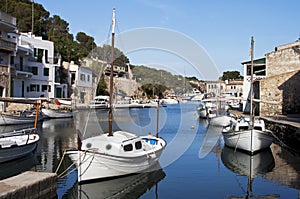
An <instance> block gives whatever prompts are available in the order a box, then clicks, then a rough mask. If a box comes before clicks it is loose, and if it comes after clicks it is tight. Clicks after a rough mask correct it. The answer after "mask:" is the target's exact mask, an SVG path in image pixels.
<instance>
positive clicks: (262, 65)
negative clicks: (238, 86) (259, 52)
mask: <svg viewBox="0 0 300 199" xmlns="http://www.w3.org/2000/svg"><path fill="white" fill-rule="evenodd" d="M242 65H243V66H244V81H243V99H248V98H249V97H250V96H249V93H250V85H251V61H247V62H243V63H242ZM266 76H267V74H266V58H260V59H256V60H253V80H254V81H255V80H260V79H263V78H265V77H266ZM246 107H247V108H246ZM248 109H249V106H248V103H247V101H245V100H243V111H244V112H249V110H250V109H249V110H248Z"/></svg>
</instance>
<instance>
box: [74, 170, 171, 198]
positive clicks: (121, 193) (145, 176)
mask: <svg viewBox="0 0 300 199" xmlns="http://www.w3.org/2000/svg"><path fill="white" fill-rule="evenodd" d="M156 168H157V169H156ZM156 168H155V169H154V170H151V171H150V172H145V173H139V174H132V175H129V176H126V177H120V178H115V179H112V180H104V181H99V182H95V183H88V184H80V185H78V198H80V199H85V198H139V197H140V196H141V195H143V194H144V193H145V192H146V191H147V190H150V189H151V188H153V187H154V186H157V183H158V182H159V181H161V180H162V179H163V178H164V177H165V176H166V174H165V172H164V171H163V170H162V169H161V167H160V165H156ZM156 188H157V187H156ZM156 194H158V193H157V192H156ZM156 197H157V196H156Z"/></svg>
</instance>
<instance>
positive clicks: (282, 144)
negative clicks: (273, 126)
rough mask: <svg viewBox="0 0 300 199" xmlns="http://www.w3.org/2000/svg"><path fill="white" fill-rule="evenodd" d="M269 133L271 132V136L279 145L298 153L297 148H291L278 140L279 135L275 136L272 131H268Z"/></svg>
mask: <svg viewBox="0 0 300 199" xmlns="http://www.w3.org/2000/svg"><path fill="white" fill-rule="evenodd" d="M270 133H271V134H272V136H273V137H274V138H275V139H276V140H277V141H278V142H279V145H280V146H283V147H285V148H287V149H288V150H291V151H293V152H296V153H300V151H299V150H296V149H293V148H291V147H289V146H288V145H287V144H285V143H284V142H283V141H282V140H280V139H279V137H277V136H276V135H275V134H274V133H273V131H270Z"/></svg>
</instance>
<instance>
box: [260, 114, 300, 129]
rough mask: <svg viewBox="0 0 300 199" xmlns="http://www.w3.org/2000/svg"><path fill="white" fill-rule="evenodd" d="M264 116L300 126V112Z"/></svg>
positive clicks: (275, 120) (271, 119)
mask: <svg viewBox="0 0 300 199" xmlns="http://www.w3.org/2000/svg"><path fill="white" fill-rule="evenodd" d="M262 118H265V119H267V120H270V121H274V122H280V123H283V124H289V125H292V126H295V127H298V128H300V114H291V115H277V116H265V117H262Z"/></svg>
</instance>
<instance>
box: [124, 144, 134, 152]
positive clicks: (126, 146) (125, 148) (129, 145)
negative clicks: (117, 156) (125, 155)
mask: <svg viewBox="0 0 300 199" xmlns="http://www.w3.org/2000/svg"><path fill="white" fill-rule="evenodd" d="M132 149H133V146H132V144H127V145H125V146H124V151H132Z"/></svg>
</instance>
